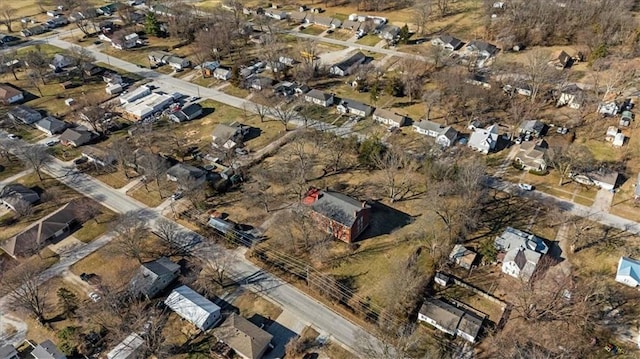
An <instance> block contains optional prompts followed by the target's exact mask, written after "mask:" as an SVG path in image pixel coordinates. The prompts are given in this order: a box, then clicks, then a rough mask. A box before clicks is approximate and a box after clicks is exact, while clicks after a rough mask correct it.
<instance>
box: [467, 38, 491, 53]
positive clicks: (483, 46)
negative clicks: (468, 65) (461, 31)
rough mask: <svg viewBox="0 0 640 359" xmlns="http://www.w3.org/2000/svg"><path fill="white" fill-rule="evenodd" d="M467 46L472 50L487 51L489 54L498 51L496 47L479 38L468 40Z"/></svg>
mask: <svg viewBox="0 0 640 359" xmlns="http://www.w3.org/2000/svg"><path fill="white" fill-rule="evenodd" d="M467 47H470V48H471V49H472V50H477V51H480V52H487V53H489V54H490V55H495V54H496V53H497V52H498V48H497V47H496V46H495V45H493V44H490V43H488V42H485V41H480V40H473V41H471V42H469V44H468V45H467Z"/></svg>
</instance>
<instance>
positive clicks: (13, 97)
mask: <svg viewBox="0 0 640 359" xmlns="http://www.w3.org/2000/svg"><path fill="white" fill-rule="evenodd" d="M22 100H24V94H23V93H22V91H20V90H18V89H16V88H14V87H11V86H9V85H7V84H0V103H2V104H3V105H11V104H14V103H16V102H20V101H22Z"/></svg>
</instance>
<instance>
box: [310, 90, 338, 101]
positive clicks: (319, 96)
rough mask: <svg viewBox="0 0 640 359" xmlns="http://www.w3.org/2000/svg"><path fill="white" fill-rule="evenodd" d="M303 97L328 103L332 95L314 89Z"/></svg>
mask: <svg viewBox="0 0 640 359" xmlns="http://www.w3.org/2000/svg"><path fill="white" fill-rule="evenodd" d="M305 96H308V97H311V98H314V99H316V100H320V101H328V100H329V99H330V98H332V97H333V95H332V94H330V93H326V92H323V91H320V90H316V89H313V90H310V91H309V92H307V93H306V94H305Z"/></svg>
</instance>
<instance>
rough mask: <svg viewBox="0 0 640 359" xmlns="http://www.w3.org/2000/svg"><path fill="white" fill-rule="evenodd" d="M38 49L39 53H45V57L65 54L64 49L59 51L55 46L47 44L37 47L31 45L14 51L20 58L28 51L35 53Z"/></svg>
mask: <svg viewBox="0 0 640 359" xmlns="http://www.w3.org/2000/svg"><path fill="white" fill-rule="evenodd" d="M38 49H40V51H42V52H43V53H45V54H46V55H47V56H51V57H53V55H55V54H60V53H64V52H65V50H64V49H61V48H59V47H57V46H53V45H49V44H38V45H32V46H26V47H23V48H20V49H18V50H17V51H16V53H17V54H18V55H19V56H22V55H25V54H26V53H28V52H30V51H37V50H38Z"/></svg>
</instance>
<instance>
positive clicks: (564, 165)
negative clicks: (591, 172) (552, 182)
mask: <svg viewBox="0 0 640 359" xmlns="http://www.w3.org/2000/svg"><path fill="white" fill-rule="evenodd" d="M547 161H548V163H549V165H550V166H551V167H553V169H554V170H556V171H557V172H558V174H559V175H560V181H559V183H558V185H560V186H562V185H563V184H564V180H565V179H566V178H567V177H569V175H570V174H571V172H572V171H573V170H576V169H584V168H586V167H589V166H590V165H592V164H593V162H594V159H593V155H592V154H591V152H590V151H589V149H587V148H586V147H584V146H582V145H578V144H571V145H566V146H560V147H557V146H552V147H550V148H549V149H548V150H547Z"/></svg>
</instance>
